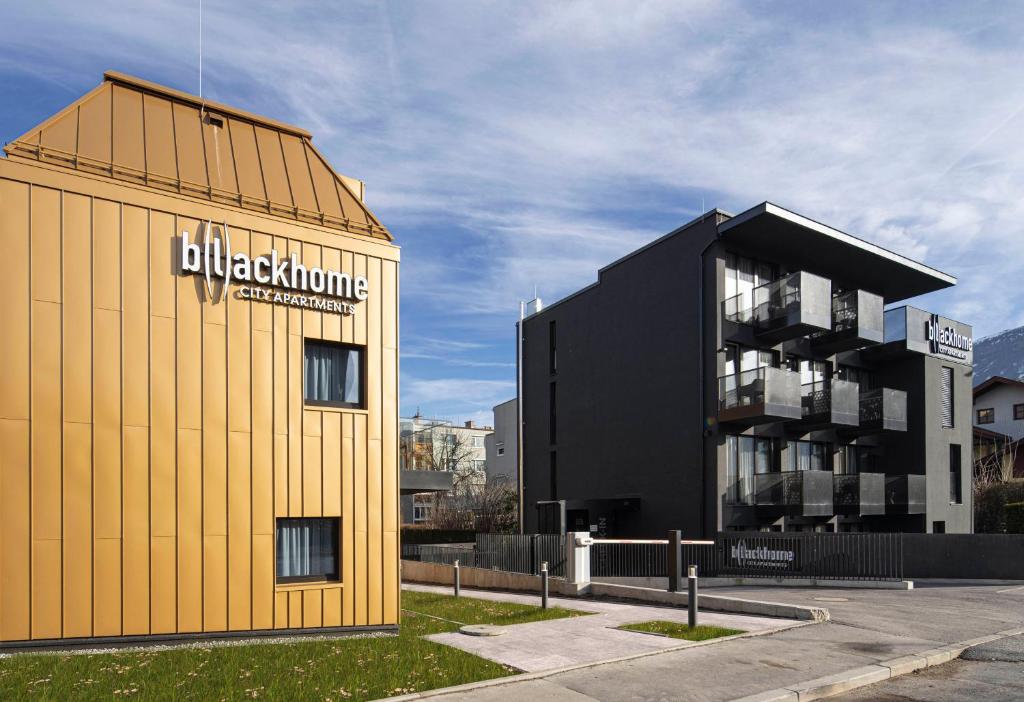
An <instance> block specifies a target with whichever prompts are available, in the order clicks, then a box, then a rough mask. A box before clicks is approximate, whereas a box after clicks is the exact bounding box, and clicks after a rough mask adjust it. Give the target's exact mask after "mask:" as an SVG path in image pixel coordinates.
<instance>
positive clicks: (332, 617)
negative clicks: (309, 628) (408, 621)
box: [323, 587, 397, 626]
mask: <svg viewBox="0 0 1024 702" xmlns="http://www.w3.org/2000/svg"><path fill="white" fill-rule="evenodd" d="M342 589H343V588H340V587H333V588H328V589H325V590H324V604H323V620H324V624H323V625H324V626H341V592H342ZM396 621H397V620H396Z"/></svg>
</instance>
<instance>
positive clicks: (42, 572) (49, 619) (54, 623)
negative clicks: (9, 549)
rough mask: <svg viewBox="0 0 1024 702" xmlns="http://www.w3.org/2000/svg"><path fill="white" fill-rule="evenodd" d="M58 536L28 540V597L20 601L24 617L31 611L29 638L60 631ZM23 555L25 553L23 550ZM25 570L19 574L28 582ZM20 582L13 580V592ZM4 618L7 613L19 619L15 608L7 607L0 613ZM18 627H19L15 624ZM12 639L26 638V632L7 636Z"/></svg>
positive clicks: (56, 634)
mask: <svg viewBox="0 0 1024 702" xmlns="http://www.w3.org/2000/svg"><path fill="white" fill-rule="evenodd" d="M61 546H62V543H61V540H60V539H34V540H33V541H32V568H31V574H32V599H31V605H30V604H29V599H28V597H25V599H24V601H23V602H22V603H20V606H21V607H23V608H24V609H23V610H22V611H23V612H24V618H25V620H26V621H27V619H28V615H29V612H30V611H31V614H32V633H31V638H33V639H55V638H59V637H60V636H62V635H63V626H64V623H63V621H62V619H61V606H62V604H63V602H62V599H61V561H62V560H63V559H62V558H61ZM26 555H27V554H26ZM28 573H29V570H28V569H26V570H25V571H24V572H23V577H24V580H25V583H26V587H25V590H26V595H27V594H28V593H27V590H28V588H27V583H28V577H27V576H28ZM20 586H21V583H17V586H16V590H15V591H16V592H17V591H20ZM4 617H5V621H6V618H7V617H10V620H11V622H12V623H15V622H19V621H20V620H21V617H18V615H17V610H13V609H12V610H10V611H8V612H6V613H5V614H4ZM19 628H20V627H19ZM10 638H12V639H27V638H29V635H28V632H27V631H23V632H22V633H20V634H18V635H14V636H11V637H10Z"/></svg>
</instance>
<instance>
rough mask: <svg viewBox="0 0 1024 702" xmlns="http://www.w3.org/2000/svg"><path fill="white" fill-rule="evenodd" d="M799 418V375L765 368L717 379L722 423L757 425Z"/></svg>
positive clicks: (778, 369)
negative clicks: (732, 422) (733, 422)
mask: <svg viewBox="0 0 1024 702" xmlns="http://www.w3.org/2000/svg"><path fill="white" fill-rule="evenodd" d="M800 416H801V410H800V375H799V374H798V373H794V372H793V371H790V370H787V369H784V368H767V367H766V368H755V369H752V370H749V371H744V372H743V373H739V374H731V375H725V376H722V377H721V378H719V379H718V418H719V421H723V422H728V421H745V422H747V423H750V424H757V423H765V422H772V421H781V420H785V419H799V418H800Z"/></svg>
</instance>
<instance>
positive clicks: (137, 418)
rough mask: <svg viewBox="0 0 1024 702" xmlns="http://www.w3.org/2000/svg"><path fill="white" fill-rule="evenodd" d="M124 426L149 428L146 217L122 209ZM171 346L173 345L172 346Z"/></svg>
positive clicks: (136, 210) (140, 211) (140, 212)
mask: <svg viewBox="0 0 1024 702" xmlns="http://www.w3.org/2000/svg"><path fill="white" fill-rule="evenodd" d="M123 219H124V232H123V235H122V243H121V257H122V260H123V262H124V270H123V273H122V277H123V281H124V300H123V301H122V306H123V320H124V322H123V323H124V340H123V341H124V343H123V349H124V351H123V353H124V358H125V362H124V391H123V392H124V423H125V426H134V427H146V426H149V377H150V367H149V215H148V213H147V212H146V210H143V209H141V208H138V207H125V208H124V210H123ZM172 345H173V343H172Z"/></svg>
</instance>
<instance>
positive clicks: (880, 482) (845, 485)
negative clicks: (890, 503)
mask: <svg viewBox="0 0 1024 702" xmlns="http://www.w3.org/2000/svg"><path fill="white" fill-rule="evenodd" d="M832 487H833V500H834V501H835V510H836V514H847V515H859V516H865V515H869V514H885V475H884V474H882V473H858V474H855V475H835V476H833V478H832Z"/></svg>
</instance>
